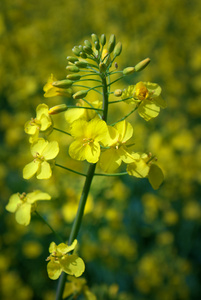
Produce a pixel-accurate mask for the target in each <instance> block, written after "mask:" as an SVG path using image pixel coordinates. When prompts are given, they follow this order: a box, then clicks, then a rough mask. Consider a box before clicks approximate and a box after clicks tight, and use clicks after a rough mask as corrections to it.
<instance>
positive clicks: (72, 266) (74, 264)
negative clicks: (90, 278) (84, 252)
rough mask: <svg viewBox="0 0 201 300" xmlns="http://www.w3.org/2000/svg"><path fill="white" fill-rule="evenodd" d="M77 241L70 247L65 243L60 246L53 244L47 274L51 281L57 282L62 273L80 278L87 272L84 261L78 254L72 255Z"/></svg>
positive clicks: (50, 248)
mask: <svg viewBox="0 0 201 300" xmlns="http://www.w3.org/2000/svg"><path fill="white" fill-rule="evenodd" d="M76 245H77V240H74V242H73V243H72V245H70V246H68V245H66V244H64V243H61V244H59V245H58V246H57V245H56V244H55V243H54V242H52V243H51V244H50V247H49V252H50V256H49V257H48V258H47V259H46V260H47V261H49V262H48V264H47V272H48V276H49V278H50V279H53V280H56V279H58V278H59V276H60V275H61V273H62V272H65V273H67V274H69V275H74V276H75V277H79V276H81V275H82V273H83V272H84V270H85V265H84V262H83V260H82V259H81V258H80V257H79V256H77V255H76V254H70V253H71V252H72V251H73V250H74V249H75V247H76Z"/></svg>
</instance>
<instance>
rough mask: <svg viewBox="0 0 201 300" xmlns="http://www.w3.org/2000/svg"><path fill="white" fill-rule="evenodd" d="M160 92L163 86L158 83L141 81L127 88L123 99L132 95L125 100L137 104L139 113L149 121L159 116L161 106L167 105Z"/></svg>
mask: <svg viewBox="0 0 201 300" xmlns="http://www.w3.org/2000/svg"><path fill="white" fill-rule="evenodd" d="M160 94H161V87H160V86H159V85H158V84H156V83H151V82H142V81H140V82H138V83H137V84H136V85H130V86H129V87H128V88H127V89H125V90H124V91H123V93H122V99H124V98H128V97H131V98H130V99H128V100H126V101H125V102H126V103H131V104H136V106H137V107H138V113H139V115H140V116H141V117H142V118H143V119H145V120H146V121H149V120H150V119H152V118H155V117H157V116H158V114H159V112H160V108H165V107H166V106H167V105H166V102H165V101H164V100H163V99H162V98H161V96H160Z"/></svg>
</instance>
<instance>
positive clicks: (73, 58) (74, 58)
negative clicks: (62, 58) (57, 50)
mask: <svg viewBox="0 0 201 300" xmlns="http://www.w3.org/2000/svg"><path fill="white" fill-rule="evenodd" d="M67 60H68V61H69V62H71V63H72V64H74V62H75V61H78V58H77V57H74V56H67Z"/></svg>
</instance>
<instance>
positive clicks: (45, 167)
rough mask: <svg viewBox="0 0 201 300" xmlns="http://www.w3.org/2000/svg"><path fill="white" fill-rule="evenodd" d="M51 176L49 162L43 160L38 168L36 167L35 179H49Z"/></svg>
mask: <svg viewBox="0 0 201 300" xmlns="http://www.w3.org/2000/svg"><path fill="white" fill-rule="evenodd" d="M51 176H52V170H51V167H50V164H49V163H48V162H46V161H43V162H42V163H41V164H40V168H39V169H38V172H37V176H36V178H37V179H49V178H50V177H51Z"/></svg>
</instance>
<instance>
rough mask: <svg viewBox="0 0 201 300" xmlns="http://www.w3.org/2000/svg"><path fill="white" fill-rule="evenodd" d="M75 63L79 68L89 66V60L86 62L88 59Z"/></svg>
mask: <svg viewBox="0 0 201 300" xmlns="http://www.w3.org/2000/svg"><path fill="white" fill-rule="evenodd" d="M75 65H76V66H77V67H78V68H87V67H88V62H86V61H76V62H75Z"/></svg>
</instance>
